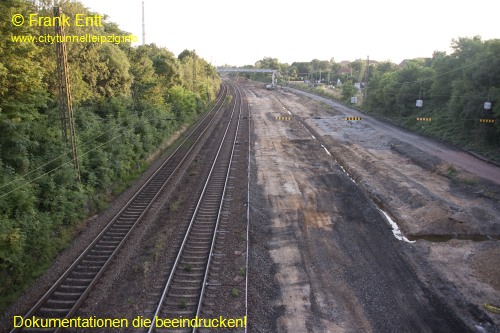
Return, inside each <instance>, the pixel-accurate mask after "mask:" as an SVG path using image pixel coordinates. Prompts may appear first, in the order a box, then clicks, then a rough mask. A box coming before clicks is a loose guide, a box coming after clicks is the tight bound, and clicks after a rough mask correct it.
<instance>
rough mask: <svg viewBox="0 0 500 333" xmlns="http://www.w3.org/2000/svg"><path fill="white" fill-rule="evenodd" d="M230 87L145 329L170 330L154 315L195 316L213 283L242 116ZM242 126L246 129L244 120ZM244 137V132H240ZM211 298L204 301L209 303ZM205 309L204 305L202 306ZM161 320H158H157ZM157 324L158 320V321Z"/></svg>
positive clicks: (200, 312)
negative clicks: (223, 118)
mask: <svg viewBox="0 0 500 333" xmlns="http://www.w3.org/2000/svg"><path fill="white" fill-rule="evenodd" d="M232 89H233V90H234V93H235V94H234V96H235V98H234V99H233V105H232V107H233V110H232V112H231V115H230V121H229V123H228V124H227V127H226V130H225V132H224V135H223V137H222V139H221V142H220V145H219V147H218V150H217V154H216V156H215V159H214V161H213V163H212V166H211V168H210V172H209V174H208V177H207V180H206V182H205V184H204V186H203V188H202V190H201V192H200V193H197V197H198V200H197V202H196V205H195V207H194V209H192V214H191V216H190V220H189V225H188V227H187V230H186V232H185V235H184V238H183V240H182V244H181V245H180V249H179V251H178V253H177V256H176V258H175V261H174V262H173V264H172V265H171V268H170V273H169V276H168V278H167V279H166V283H165V286H164V288H163V291H162V293H161V295H160V299H159V301H158V305H157V307H156V310H155V312H154V315H153V317H152V318H151V322H152V325H151V327H150V328H149V330H148V332H172V329H171V328H165V327H157V323H158V321H156V318H160V319H161V318H169V319H172V318H191V319H192V318H197V317H198V318H199V317H200V316H201V315H203V314H204V313H203V312H202V311H203V307H204V305H205V303H206V302H205V296H206V293H207V288H209V287H210V286H212V285H217V284H218V281H217V275H218V274H217V271H218V269H217V268H214V267H213V266H217V265H218V263H217V261H218V259H217V258H218V256H219V255H222V254H221V253H219V252H218V250H217V248H216V241H217V238H218V234H219V233H222V234H223V233H224V230H220V228H219V227H220V225H221V224H222V223H224V222H222V220H223V217H222V214H221V213H222V211H223V208H224V203H225V202H224V199H225V193H226V189H227V185H228V181H229V175H230V170H231V165H232V161H233V156H234V153H235V147H237V145H238V144H239V142H238V133H239V129H240V123H241V122H240V120H241V118H242V113H241V109H242V97H241V93H240V91H239V89H238V87H237V86H235V85H232ZM246 123H247V124H246V125H245V126H244V127H245V130H244V131H246V132H248V122H246ZM243 137H245V134H243ZM210 302H211V301H208V304H210ZM205 313H208V312H206V309H205ZM160 323H161V321H160ZM160 325H161V324H160ZM196 331H197V328H184V329H180V330H175V332H196Z"/></svg>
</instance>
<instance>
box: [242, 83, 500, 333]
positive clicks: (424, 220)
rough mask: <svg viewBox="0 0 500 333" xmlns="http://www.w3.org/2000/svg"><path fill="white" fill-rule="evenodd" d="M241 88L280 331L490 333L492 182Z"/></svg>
mask: <svg viewBox="0 0 500 333" xmlns="http://www.w3.org/2000/svg"><path fill="white" fill-rule="evenodd" d="M246 89H247V90H248V95H249V101H250V106H251V112H252V115H253V119H254V128H255V136H256V138H255V148H254V154H255V159H256V168H257V172H256V173H257V177H258V178H257V180H258V185H260V186H261V188H262V190H263V191H264V195H263V198H264V199H262V201H263V202H259V203H258V204H259V207H262V208H261V210H262V211H264V210H265V211H266V212H267V214H268V216H269V222H268V223H269V226H268V228H269V229H270V230H271V233H272V236H270V238H271V239H270V240H269V242H268V243H269V244H268V246H269V253H270V257H271V259H272V260H273V262H274V264H275V266H274V267H275V271H274V272H273V273H272V275H273V277H274V278H275V279H276V281H277V282H278V283H279V285H280V287H281V296H280V300H279V301H278V304H280V306H281V309H282V315H281V316H280V319H279V320H278V331H283V332H284V331H288V332H299V331H300V332H306V331H308V332H320V331H323V332H325V331H330V332H358V331H365V332H369V331H374V332H384V331H388V330H389V331H391V330H392V331H394V329H396V330H399V331H419V332H426V331H440V332H446V331H450V332H454V331H457V329H458V331H468V330H474V329H479V330H480V329H481V328H484V329H485V330H487V331H491V332H494V331H495V328H494V324H493V323H494V322H496V324H497V325H498V323H499V319H498V315H494V314H491V313H487V312H485V311H484V310H483V307H482V306H483V304H484V303H498V302H499V301H500V290H499V289H498V287H499V286H498V277H499V276H500V261H499V260H500V246H499V242H498V239H499V235H500V211H499V207H500V205H498V202H499V198H500V189H499V187H498V186H497V185H496V184H494V183H492V182H489V181H486V180H484V179H481V178H480V177H478V176H477V175H473V174H471V173H468V172H466V171H463V170H462V169H461V168H460V167H459V166H457V165H453V164H451V163H449V162H445V161H443V160H442V159H440V158H439V157H436V156H434V155H432V154H429V153H428V152H426V151H424V150H421V149H420V148H418V147H415V146H414V145H411V144H409V143H407V142H403V141H401V140H398V139H397V138H394V137H393V136H391V132H390V131H389V132H388V131H387V130H386V128H378V127H377V126H375V125H373V124H365V123H363V121H359V122H356V121H352V122H348V121H346V120H345V115H344V114H343V113H341V112H339V111H338V110H334V109H332V108H331V107H328V106H326V105H324V104H322V103H318V102H314V101H312V100H310V99H308V98H304V97H301V96H298V95H295V94H292V93H290V92H286V91H277V92H276V91H274V92H267V91H265V90H264V89H262V87H260V86H258V85H255V84H247V86H246ZM280 116H281V117H283V116H286V117H288V116H291V117H292V119H291V120H282V119H284V118H276V117H280ZM285 119H286V118H285ZM422 140H426V139H422ZM379 208H380V209H382V210H384V211H385V212H386V213H387V214H388V215H389V216H390V217H391V218H392V219H393V220H394V221H395V222H396V223H397V224H398V225H399V228H400V229H401V231H402V233H403V234H404V235H405V236H406V237H407V238H409V239H410V240H416V241H415V242H414V243H407V242H403V241H399V240H397V239H396V238H395V237H393V234H392V231H391V230H390V226H389V224H388V221H387V220H386V219H385V218H384V217H383V214H381V212H380V211H379ZM463 325H465V326H463ZM476 326H477V327H476Z"/></svg>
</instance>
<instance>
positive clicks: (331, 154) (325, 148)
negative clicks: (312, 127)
mask: <svg viewBox="0 0 500 333" xmlns="http://www.w3.org/2000/svg"><path fill="white" fill-rule="evenodd" d="M315 139H316V138H315ZM321 147H323V149H324V150H325V151H326V153H327V154H328V155H330V156H332V154H330V152H329V151H328V149H326V147H325V146H323V145H321Z"/></svg>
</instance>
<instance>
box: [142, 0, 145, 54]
mask: <svg viewBox="0 0 500 333" xmlns="http://www.w3.org/2000/svg"><path fill="white" fill-rule="evenodd" d="M144 44H146V23H145V21H144V0H142V45H144Z"/></svg>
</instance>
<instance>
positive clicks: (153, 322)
mask: <svg viewBox="0 0 500 333" xmlns="http://www.w3.org/2000/svg"><path fill="white" fill-rule="evenodd" d="M235 92H236V90H235ZM235 95H238V94H237V93H236V94H235ZM237 100H238V96H236V98H235V99H234V106H233V110H232V113H231V117H230V120H229V121H228V125H227V126H226V129H225V132H224V135H223V137H222V139H221V143H220V145H219V147H218V150H217V153H216V156H215V158H214V161H213V163H212V166H211V168H210V171H209V174H208V176H207V180H206V181H205V184H204V186H203V190H202V192H201V194H200V197H199V199H198V201H197V203H196V207H195V209H194V212H193V214H192V217H191V219H190V221H189V226H188V228H187V230H186V232H185V235H184V238H183V240H182V243H181V245H180V248H179V251H178V253H177V256H176V258H175V261H174V263H173V265H172V268H171V271H170V274H169V276H168V279H167V282H166V283H165V287H164V289H163V292H162V294H161V297H160V300H159V302H158V306H157V307H156V310H155V313H154V315H153V317H152V318H151V326H150V327H149V330H148V333H152V332H153V331H154V330H155V328H156V320H155V319H156V318H157V317H158V315H159V313H160V311H162V308H163V306H164V303H165V300H166V298H167V294H168V292H169V291H170V287H171V285H172V282H173V280H174V277H175V274H176V272H177V269H178V266H179V263H180V262H181V260H182V255H183V253H184V250H185V249H186V245H187V243H188V240H189V236H190V233H191V230H192V228H193V226H194V224H195V221H196V219H197V217H198V211H199V209H200V206H201V205H202V203H203V201H204V199H205V193H206V191H207V188H208V186H209V185H210V182H211V181H212V175H213V172H214V170H215V166H216V164H217V163H218V162H219V157H220V153H221V150H222V149H223V147H224V145H225V144H227V141H226V137H227V135H228V132H229V130H230V128H231V125H232V120H233V117H234V114H235V111H236V106H237V104H238V101H237ZM239 109H240V110H241V100H240V107H239ZM233 126H234V125H233ZM238 126H239V119H238V121H237V125H236V127H237V129H238ZM237 129H236V131H235V138H236V133H237ZM235 142H236V140H235V139H234V140H233V143H232V149H231V155H230V158H231V159H232V155H233V151H234V146H235ZM230 165H231V164H230V163H228V165H227V167H225V169H226V171H225V172H226V176H225V183H224V186H223V192H222V193H223V194H222V195H221V200H220V201H219V203H218V205H219V208H218V213H217V220H216V224H215V227H214V229H213V232H212V233H213V235H212V241H211V245H210V252H209V255H208V258H207V260H208V261H207V264H206V268H205V274H204V280H203V281H202V291H201V293H200V296H199V297H200V298H202V295H203V292H204V286H205V283H206V275H207V272H208V270H209V265H210V263H211V257H212V254H213V246H214V240H215V237H216V235H217V227H218V222H219V220H220V214H221V209H222V203H223V198H224V193H225V190H226V186H227V177H228V175H229V170H230ZM199 304H200V300H199V302H198V305H199ZM198 308H199V306H198V307H197V312H198Z"/></svg>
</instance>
